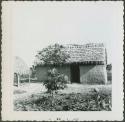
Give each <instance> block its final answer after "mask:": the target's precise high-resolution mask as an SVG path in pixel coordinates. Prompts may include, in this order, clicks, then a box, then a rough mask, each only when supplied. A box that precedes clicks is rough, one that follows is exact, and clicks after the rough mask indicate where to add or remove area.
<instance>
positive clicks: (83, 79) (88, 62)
mask: <svg viewBox="0 0 125 122" xmlns="http://www.w3.org/2000/svg"><path fill="white" fill-rule="evenodd" d="M63 46H64V47H65V50H64V51H65V52H66V53H68V54H69V56H70V57H69V58H68V59H67V60H66V62H65V63H64V64H56V65H53V64H52V65H51V64H50V65H44V64H42V63H41V62H38V63H36V66H35V70H36V77H37V80H38V81H39V82H40V81H42V80H46V79H47V71H48V70H49V69H50V68H53V67H55V68H56V69H57V70H58V71H59V72H60V73H63V74H64V75H65V78H66V80H67V82H69V83H81V84H106V83H107V72H106V63H107V55H106V49H105V46H104V44H103V43H89V44H84V45H77V44H69V45H63Z"/></svg>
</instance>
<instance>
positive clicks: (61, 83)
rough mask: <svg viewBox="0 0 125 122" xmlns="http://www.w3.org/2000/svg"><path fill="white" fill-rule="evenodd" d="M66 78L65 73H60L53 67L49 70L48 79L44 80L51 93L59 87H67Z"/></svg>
mask: <svg viewBox="0 0 125 122" xmlns="http://www.w3.org/2000/svg"><path fill="white" fill-rule="evenodd" d="M66 83H67V81H66V79H65V76H64V74H60V73H59V72H58V71H57V69H55V68H53V69H50V70H48V72H47V80H44V81H43V85H45V87H46V89H47V91H48V92H49V93H53V92H54V91H55V92H57V90H59V89H64V88H65V87H66Z"/></svg>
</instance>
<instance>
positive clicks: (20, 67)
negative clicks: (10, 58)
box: [14, 56, 29, 75]
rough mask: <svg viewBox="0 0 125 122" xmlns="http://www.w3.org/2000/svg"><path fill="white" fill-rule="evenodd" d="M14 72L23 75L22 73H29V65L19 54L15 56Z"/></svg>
mask: <svg viewBox="0 0 125 122" xmlns="http://www.w3.org/2000/svg"><path fill="white" fill-rule="evenodd" d="M14 73H18V74H20V75H22V74H28V73H29V67H28V66H27V64H26V63H25V62H24V61H23V59H21V58H20V57H18V56H15V61H14Z"/></svg>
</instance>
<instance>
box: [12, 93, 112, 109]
mask: <svg viewBox="0 0 125 122" xmlns="http://www.w3.org/2000/svg"><path fill="white" fill-rule="evenodd" d="M14 104H15V110H21V111H28V110H29V111H31V110H32V111H111V94H105V93H95V92H91V93H88V94H86V95H85V94H82V93H70V94H54V95H53V96H51V95H50V94H47V93H46V94H43V95H41V96H36V95H35V96H33V97H31V98H30V99H29V100H23V101H15V103H14Z"/></svg>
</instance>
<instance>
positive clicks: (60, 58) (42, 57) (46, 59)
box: [36, 44, 69, 64]
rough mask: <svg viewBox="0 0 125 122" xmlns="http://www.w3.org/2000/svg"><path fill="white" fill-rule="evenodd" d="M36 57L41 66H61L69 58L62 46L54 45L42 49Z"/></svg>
mask: <svg viewBox="0 0 125 122" xmlns="http://www.w3.org/2000/svg"><path fill="white" fill-rule="evenodd" d="M36 57H37V59H38V60H39V61H40V63H43V64H63V63H65V62H66V60H67V59H68V58H69V55H68V54H67V53H66V52H65V47H64V46H62V45H59V44H55V45H50V46H48V47H47V48H43V50H42V51H39V52H38V54H37V55H36Z"/></svg>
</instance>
